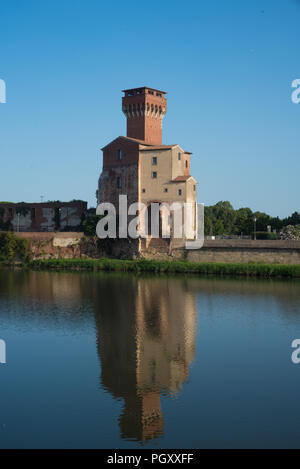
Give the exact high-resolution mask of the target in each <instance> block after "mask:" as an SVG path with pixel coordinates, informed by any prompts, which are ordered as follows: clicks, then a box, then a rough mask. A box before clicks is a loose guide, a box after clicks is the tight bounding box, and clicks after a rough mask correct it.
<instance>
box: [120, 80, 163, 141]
mask: <svg viewBox="0 0 300 469" xmlns="http://www.w3.org/2000/svg"><path fill="white" fill-rule="evenodd" d="M123 92H124V93H125V96H124V97H123V98H122V111H123V113H124V114H125V116H126V118H127V137H131V138H136V139H139V140H144V141H145V142H147V143H149V144H151V145H161V144H162V119H163V117H164V115H165V114H166V112H167V100H166V98H165V94H166V92H165V91H160V90H155V89H153V88H147V87H146V86H145V87H142V88H133V89H130V90H123Z"/></svg>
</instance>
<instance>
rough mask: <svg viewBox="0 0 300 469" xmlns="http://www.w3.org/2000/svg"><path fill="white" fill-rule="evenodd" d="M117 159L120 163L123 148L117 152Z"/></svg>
mask: <svg viewBox="0 0 300 469" xmlns="http://www.w3.org/2000/svg"><path fill="white" fill-rule="evenodd" d="M117 157H118V160H119V161H120V160H121V159H122V150H121V148H119V149H118V151H117Z"/></svg>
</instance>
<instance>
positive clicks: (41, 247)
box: [15, 232, 300, 264]
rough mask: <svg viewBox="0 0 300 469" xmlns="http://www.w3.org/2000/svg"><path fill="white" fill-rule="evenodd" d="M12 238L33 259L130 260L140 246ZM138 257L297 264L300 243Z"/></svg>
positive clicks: (220, 243)
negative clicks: (23, 242)
mask: <svg viewBox="0 0 300 469" xmlns="http://www.w3.org/2000/svg"><path fill="white" fill-rule="evenodd" d="M15 234H16V236H19V237H21V238H25V239H27V240H28V243H29V248H30V250H31V252H32V255H33V258H34V259H41V258H51V257H55V258H57V257H64V258H79V257H88V258H99V257H102V256H108V257H114V258H119V259H126V258H127V259H132V258H135V257H138V255H139V254H138V250H139V246H140V247H141V246H142V245H141V243H139V241H138V240H127V239H123V240H105V241H101V242H100V243H99V240H98V239H97V238H96V237H85V236H84V234H83V233H77V232H74V233H73V232H65V233H59V232H57V233H38V232H37V233H27V232H25V233H15ZM99 246H100V248H99ZM140 256H141V257H143V258H146V259H157V260H162V259H166V260H172V259H176V260H188V261H192V262H220V263H223V262H225V263H226V262H231V263H249V262H255V263H271V264H274V263H275V264H300V241H287V240H281V241H249V240H215V241H211V240H206V241H205V243H204V246H203V248H201V249H195V250H186V249H182V248H181V249H173V250H172V252H171V253H170V254H168V246H167V247H165V246H162V245H161V244H159V243H157V246H156V247H151V248H150V247H149V248H148V249H144V250H143V251H142V252H141V253H140Z"/></svg>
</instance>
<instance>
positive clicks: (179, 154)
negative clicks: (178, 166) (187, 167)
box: [178, 153, 181, 161]
mask: <svg viewBox="0 0 300 469" xmlns="http://www.w3.org/2000/svg"><path fill="white" fill-rule="evenodd" d="M180 160H181V153H178V161H180Z"/></svg>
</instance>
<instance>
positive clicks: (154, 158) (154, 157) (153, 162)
mask: <svg viewBox="0 0 300 469" xmlns="http://www.w3.org/2000/svg"><path fill="white" fill-rule="evenodd" d="M152 164H153V165H154V166H156V165H157V156H153V158H152Z"/></svg>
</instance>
